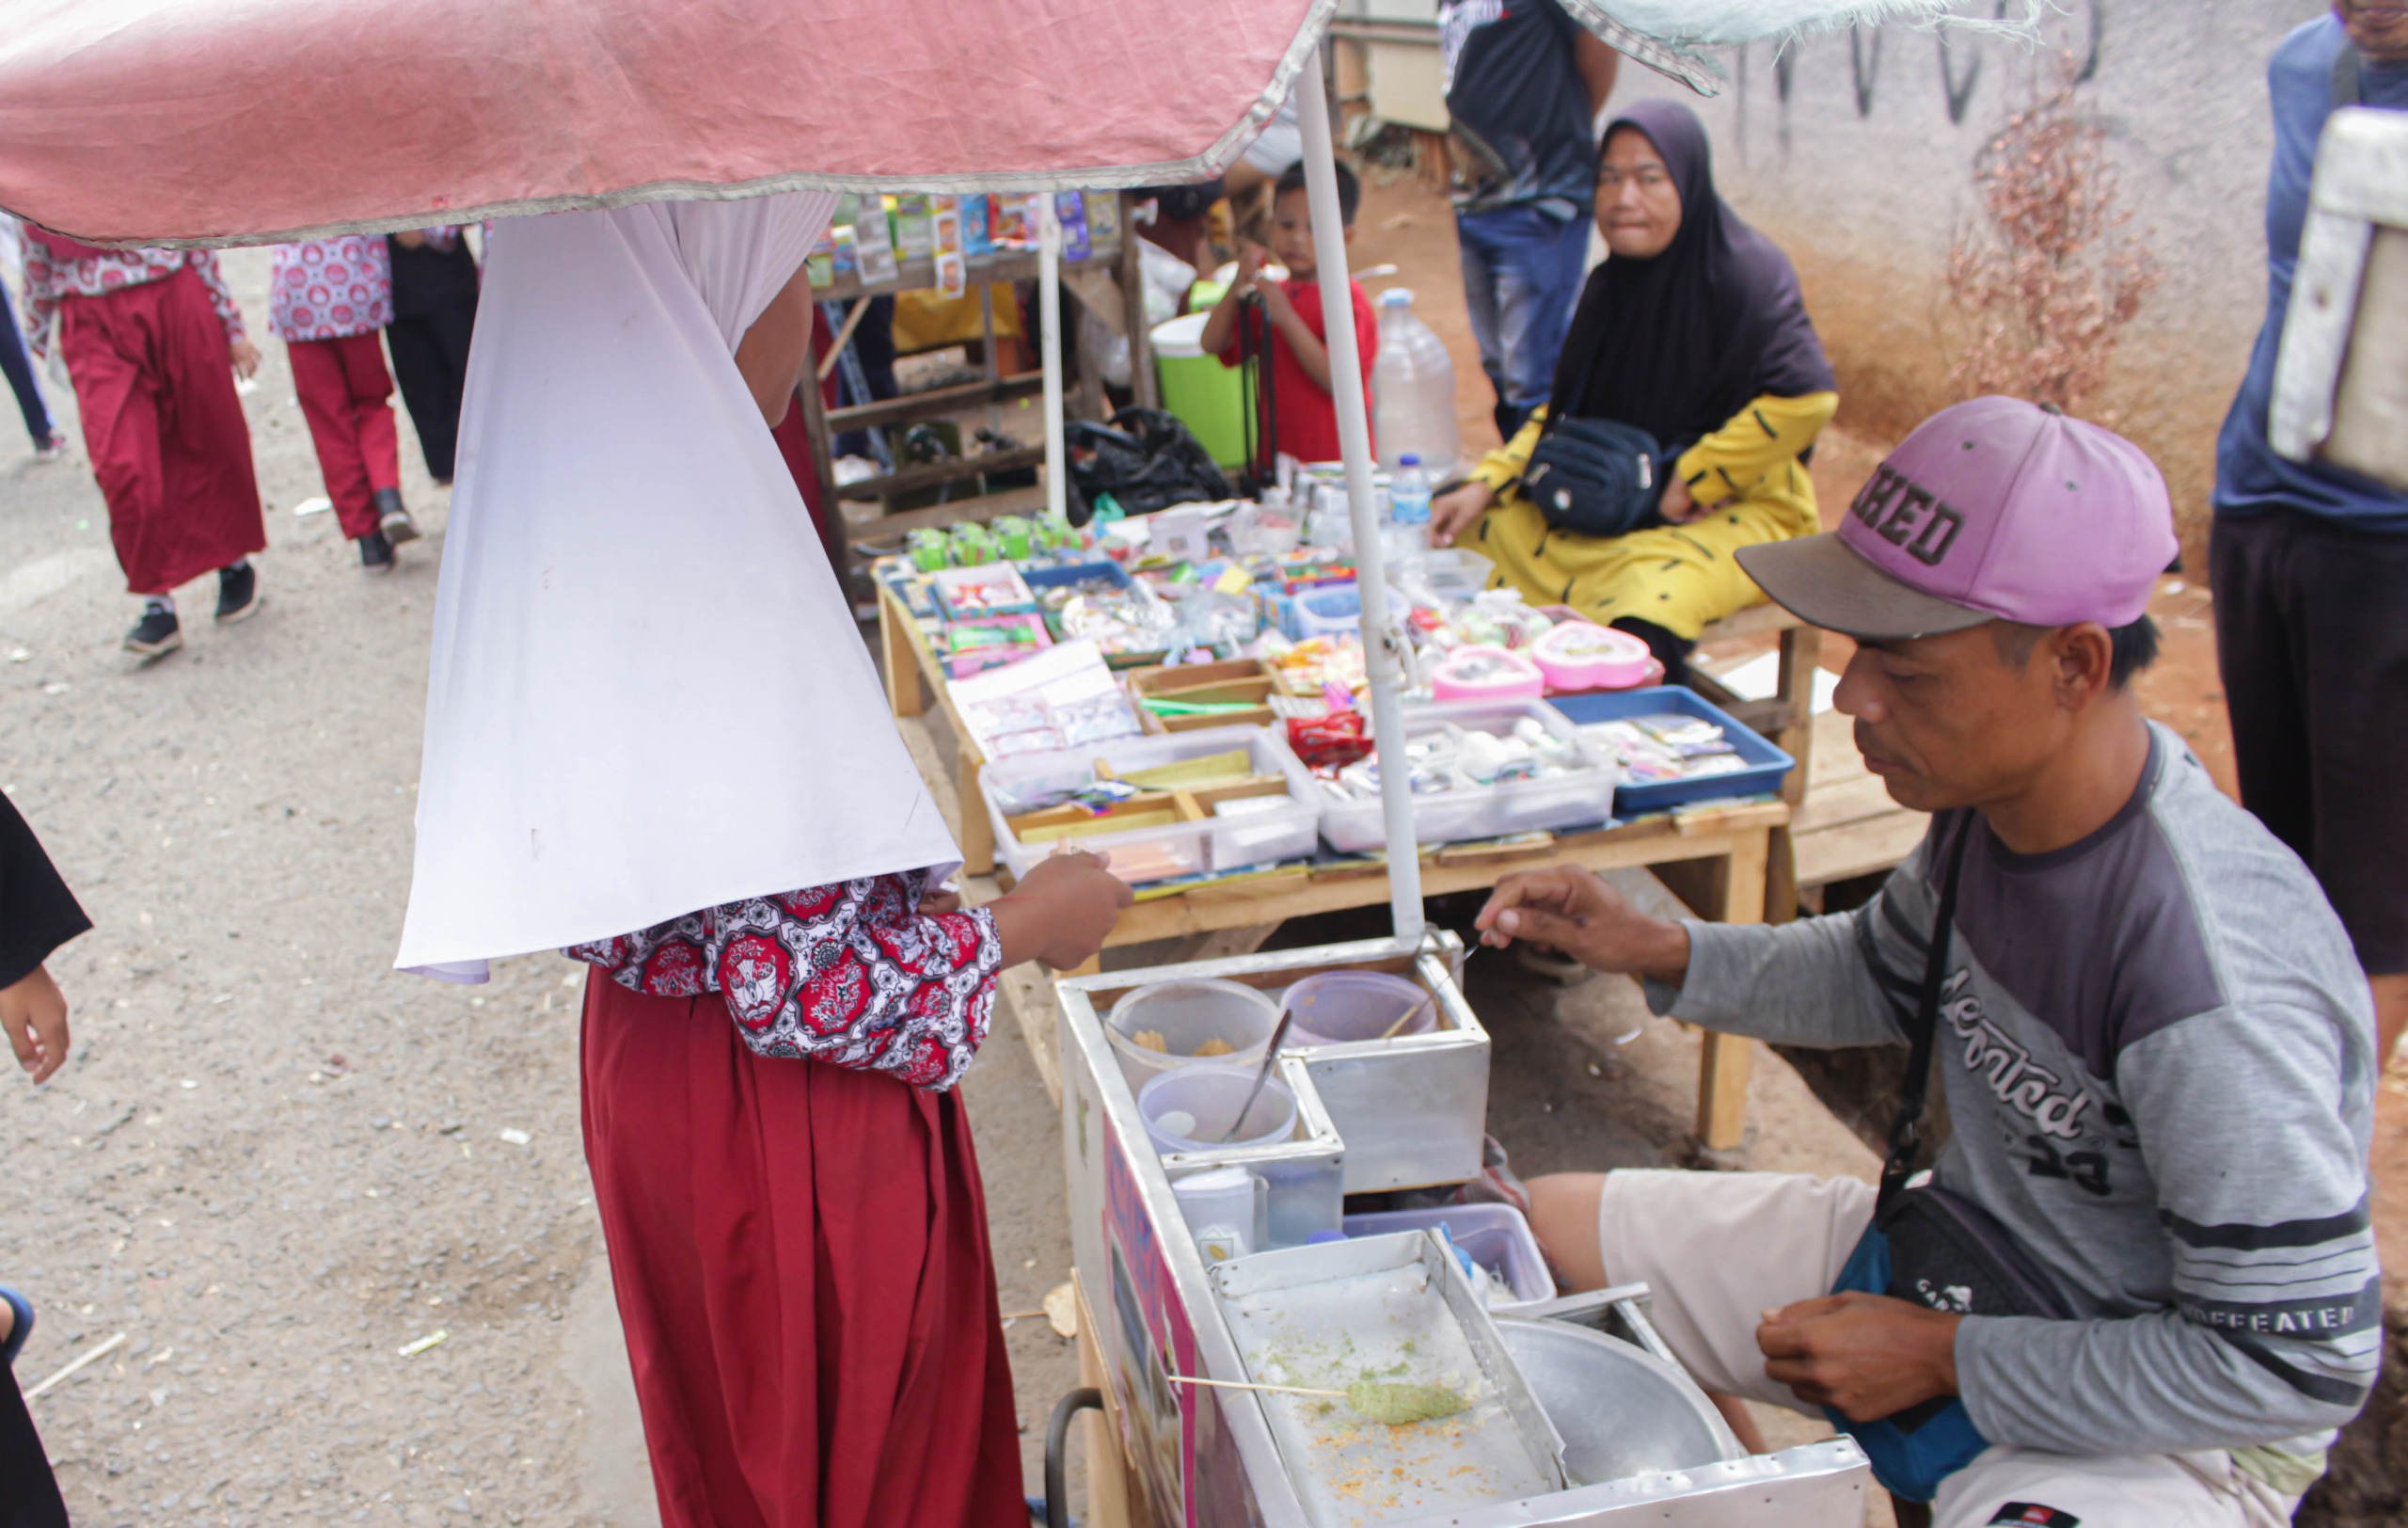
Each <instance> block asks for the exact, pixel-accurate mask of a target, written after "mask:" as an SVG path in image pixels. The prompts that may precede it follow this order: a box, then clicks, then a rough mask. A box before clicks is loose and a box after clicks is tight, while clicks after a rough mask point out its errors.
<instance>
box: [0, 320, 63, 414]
mask: <svg viewBox="0 0 2408 1528" xmlns="http://www.w3.org/2000/svg"><path fill="white" fill-rule="evenodd" d="M0 372H5V373H6V374H8V388H9V390H10V391H12V392H14V393H16V395H17V411H18V412H19V413H20V414H23V415H24V419H25V434H27V435H28V436H31V437H32V438H33V442H34V449H35V450H36V451H43V450H46V449H48V448H49V447H50V446H51V443H52V440H53V438H55V436H56V435H57V433H58V432H57V429H56V427H55V426H54V425H53V424H52V423H51V422H50V406H49V405H47V404H45V403H44V402H43V401H42V396H41V384H40V382H39V381H37V380H36V379H35V377H34V367H33V360H32V358H30V357H28V356H27V355H26V354H25V337H24V334H23V333H21V332H20V331H19V330H18V328H17V314H16V310H14V309H12V308H11V307H9V306H8V288H6V287H0Z"/></svg>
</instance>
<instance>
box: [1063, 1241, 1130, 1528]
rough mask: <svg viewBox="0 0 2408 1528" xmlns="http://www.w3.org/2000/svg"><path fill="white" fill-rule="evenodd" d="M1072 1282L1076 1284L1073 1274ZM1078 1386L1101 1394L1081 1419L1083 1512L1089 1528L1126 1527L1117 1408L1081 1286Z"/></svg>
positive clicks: (1125, 1473) (1125, 1474)
mask: <svg viewBox="0 0 2408 1528" xmlns="http://www.w3.org/2000/svg"><path fill="white" fill-rule="evenodd" d="M1070 1281H1071V1282H1072V1283H1074V1284H1077V1283H1079V1282H1080V1281H1079V1276H1078V1275H1077V1274H1076V1273H1075V1272H1074V1273H1072V1274H1071V1275H1070ZM1079 1383H1080V1384H1082V1385H1091V1386H1093V1387H1094V1388H1095V1389H1097V1390H1099V1391H1101V1392H1102V1393H1103V1409H1101V1410H1100V1411H1089V1412H1087V1413H1086V1416H1085V1427H1086V1435H1087V1437H1086V1443H1087V1511H1086V1516H1085V1518H1084V1519H1083V1521H1085V1522H1086V1523H1087V1524H1089V1525H1090V1528H1129V1525H1130V1514H1129V1461H1128V1460H1127V1459H1124V1458H1122V1457H1121V1456H1120V1428H1119V1425H1118V1421H1117V1415H1118V1411H1119V1408H1118V1407H1117V1405H1116V1404H1115V1403H1114V1401H1113V1397H1112V1377H1111V1376H1110V1375H1107V1374H1105V1373H1104V1372H1103V1350H1102V1349H1101V1348H1100V1347H1098V1346H1097V1345H1096V1341H1095V1312H1094V1311H1093V1310H1091V1309H1089V1308H1088V1305H1087V1296H1086V1290H1085V1286H1084V1285H1083V1284H1082V1285H1081V1287H1080V1289H1079Z"/></svg>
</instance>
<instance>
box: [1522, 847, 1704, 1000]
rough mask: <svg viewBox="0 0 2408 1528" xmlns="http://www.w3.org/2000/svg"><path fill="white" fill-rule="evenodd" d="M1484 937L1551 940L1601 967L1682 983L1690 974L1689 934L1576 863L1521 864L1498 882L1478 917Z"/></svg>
mask: <svg viewBox="0 0 2408 1528" xmlns="http://www.w3.org/2000/svg"><path fill="white" fill-rule="evenodd" d="M1476 926H1477V927H1478V928H1479V930H1480V942H1481V944H1483V945H1488V946H1491V947H1495V948H1497V949H1503V948H1505V947H1507V946H1509V945H1511V944H1513V941H1514V940H1516V939H1521V940H1526V941H1528V942H1529V943H1530V944H1533V945H1544V946H1545V947H1548V948H1550V949H1558V950H1560V951H1562V952H1563V953H1564V954H1566V955H1569V956H1571V957H1572V958H1573V959H1574V960H1576V961H1578V962H1579V963H1581V964H1583V965H1586V966H1588V967H1590V968H1591V969H1592V970H1597V971H1619V972H1622V973H1623V974H1624V975H1628V976H1646V977H1656V978H1659V979H1662V980H1666V981H1672V982H1678V981H1680V980H1681V979H1684V978H1685V977H1687V975H1688V968H1689V934H1688V931H1687V929H1684V928H1682V927H1681V926H1680V925H1679V924H1677V923H1668V922H1666V921H1665V920H1664V919H1662V918H1652V917H1649V916H1648V915H1646V914H1644V913H1641V912H1640V911H1639V909H1637V908H1635V907H1633V906H1631V905H1630V903H1629V902H1628V901H1627V900H1625V899H1624V897H1623V895H1622V893H1620V892H1618V891H1616V890H1614V888H1613V887H1611V886H1609V885H1607V884H1606V883H1604V882H1603V881H1600V880H1598V879H1597V877H1596V875H1595V874H1594V873H1593V872H1592V871H1589V870H1584V869H1582V868H1580V867H1578V866H1576V865H1556V866H1550V867H1547V868H1546V869H1544V870H1516V871H1514V872H1513V874H1512V875H1509V876H1507V877H1506V878H1505V879H1503V880H1502V881H1499V882H1498V883H1497V889H1496V890H1495V891H1493V892H1491V893H1489V897H1488V905H1487V906H1485V907H1483V908H1481V910H1480V917H1479V918H1478V919H1477V921H1476Z"/></svg>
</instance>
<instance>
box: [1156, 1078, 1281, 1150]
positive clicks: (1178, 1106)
mask: <svg viewBox="0 0 2408 1528" xmlns="http://www.w3.org/2000/svg"><path fill="white" fill-rule="evenodd" d="M1257 1071H1259V1066H1183V1067H1180V1069H1179V1070H1178V1071H1176V1072H1165V1073H1164V1074H1161V1075H1160V1076H1157V1077H1156V1078H1154V1080H1153V1081H1151V1082H1149V1083H1148V1084H1146V1086H1145V1087H1144V1088H1143V1089H1142V1090H1139V1091H1138V1094H1137V1115H1138V1117H1139V1118H1140V1119H1142V1120H1144V1121H1145V1122H1146V1137H1147V1138H1148V1139H1149V1140H1151V1141H1152V1142H1153V1143H1154V1150H1155V1151H1157V1152H1160V1153H1161V1154H1164V1155H1165V1156H1167V1155H1169V1154H1172V1153H1173V1152H1204V1151H1212V1150H1216V1149H1218V1148H1220V1147H1223V1146H1267V1145H1271V1144H1274V1143H1275V1142H1278V1141H1283V1140H1286V1139H1287V1138H1289V1137H1290V1136H1292V1135H1294V1134H1295V1131H1296V1098H1295V1095H1294V1094H1293V1093H1291V1092H1290V1091H1288V1087H1287V1084H1285V1083H1283V1082H1281V1081H1280V1080H1279V1079H1278V1078H1277V1077H1275V1076H1274V1077H1266V1078H1264V1079H1263V1082H1262V1092H1261V1094H1260V1095H1259V1097H1257V1098H1256V1099H1255V1101H1254V1106H1253V1107H1251V1108H1248V1109H1247V1110H1246V1116H1245V1129H1244V1130H1243V1131H1242V1132H1240V1133H1239V1134H1238V1136H1237V1138H1235V1139H1232V1140H1226V1141H1225V1140H1223V1139H1222V1137H1224V1136H1226V1135H1228V1133H1229V1127H1230V1126H1231V1125H1232V1124H1234V1123H1236V1122H1237V1116H1238V1110H1239V1108H1241V1107H1242V1106H1244V1104H1245V1095H1246V1093H1247V1092H1248V1091H1249V1090H1252V1089H1253V1087H1254V1076H1255V1073H1256V1072H1257ZM1166 1114H1184V1115H1186V1116H1187V1117H1188V1118H1189V1119H1190V1120H1192V1121H1194V1122H1195V1124H1194V1126H1193V1129H1194V1134H1192V1135H1174V1134H1172V1133H1171V1132H1169V1131H1167V1130H1165V1129H1164V1128H1163V1127H1162V1126H1161V1125H1160V1124H1159V1123H1157V1121H1159V1120H1160V1119H1161V1118H1162V1117H1163V1116H1164V1115H1166Z"/></svg>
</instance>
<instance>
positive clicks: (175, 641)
mask: <svg viewBox="0 0 2408 1528" xmlns="http://www.w3.org/2000/svg"><path fill="white" fill-rule="evenodd" d="M182 645H184V631H183V628H182V627H181V626H179V625H177V624H176V613H175V612H174V611H171V610H157V609H151V610H146V611H144V612H143V613H142V619H140V620H138V621H136V622H135V623H134V629H133V630H131V631H129V632H127V633H126V634H125V650H126V651H127V652H130V653H133V654H135V655H136V656H138V657H139V658H140V659H141V660H142V661H144V662H146V663H147V662H150V661H151V660H152V659H156V658H165V657H166V656H167V655H168V654H169V653H171V652H174V651H175V650H176V649H177V648H179V647H181V646H182Z"/></svg>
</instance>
